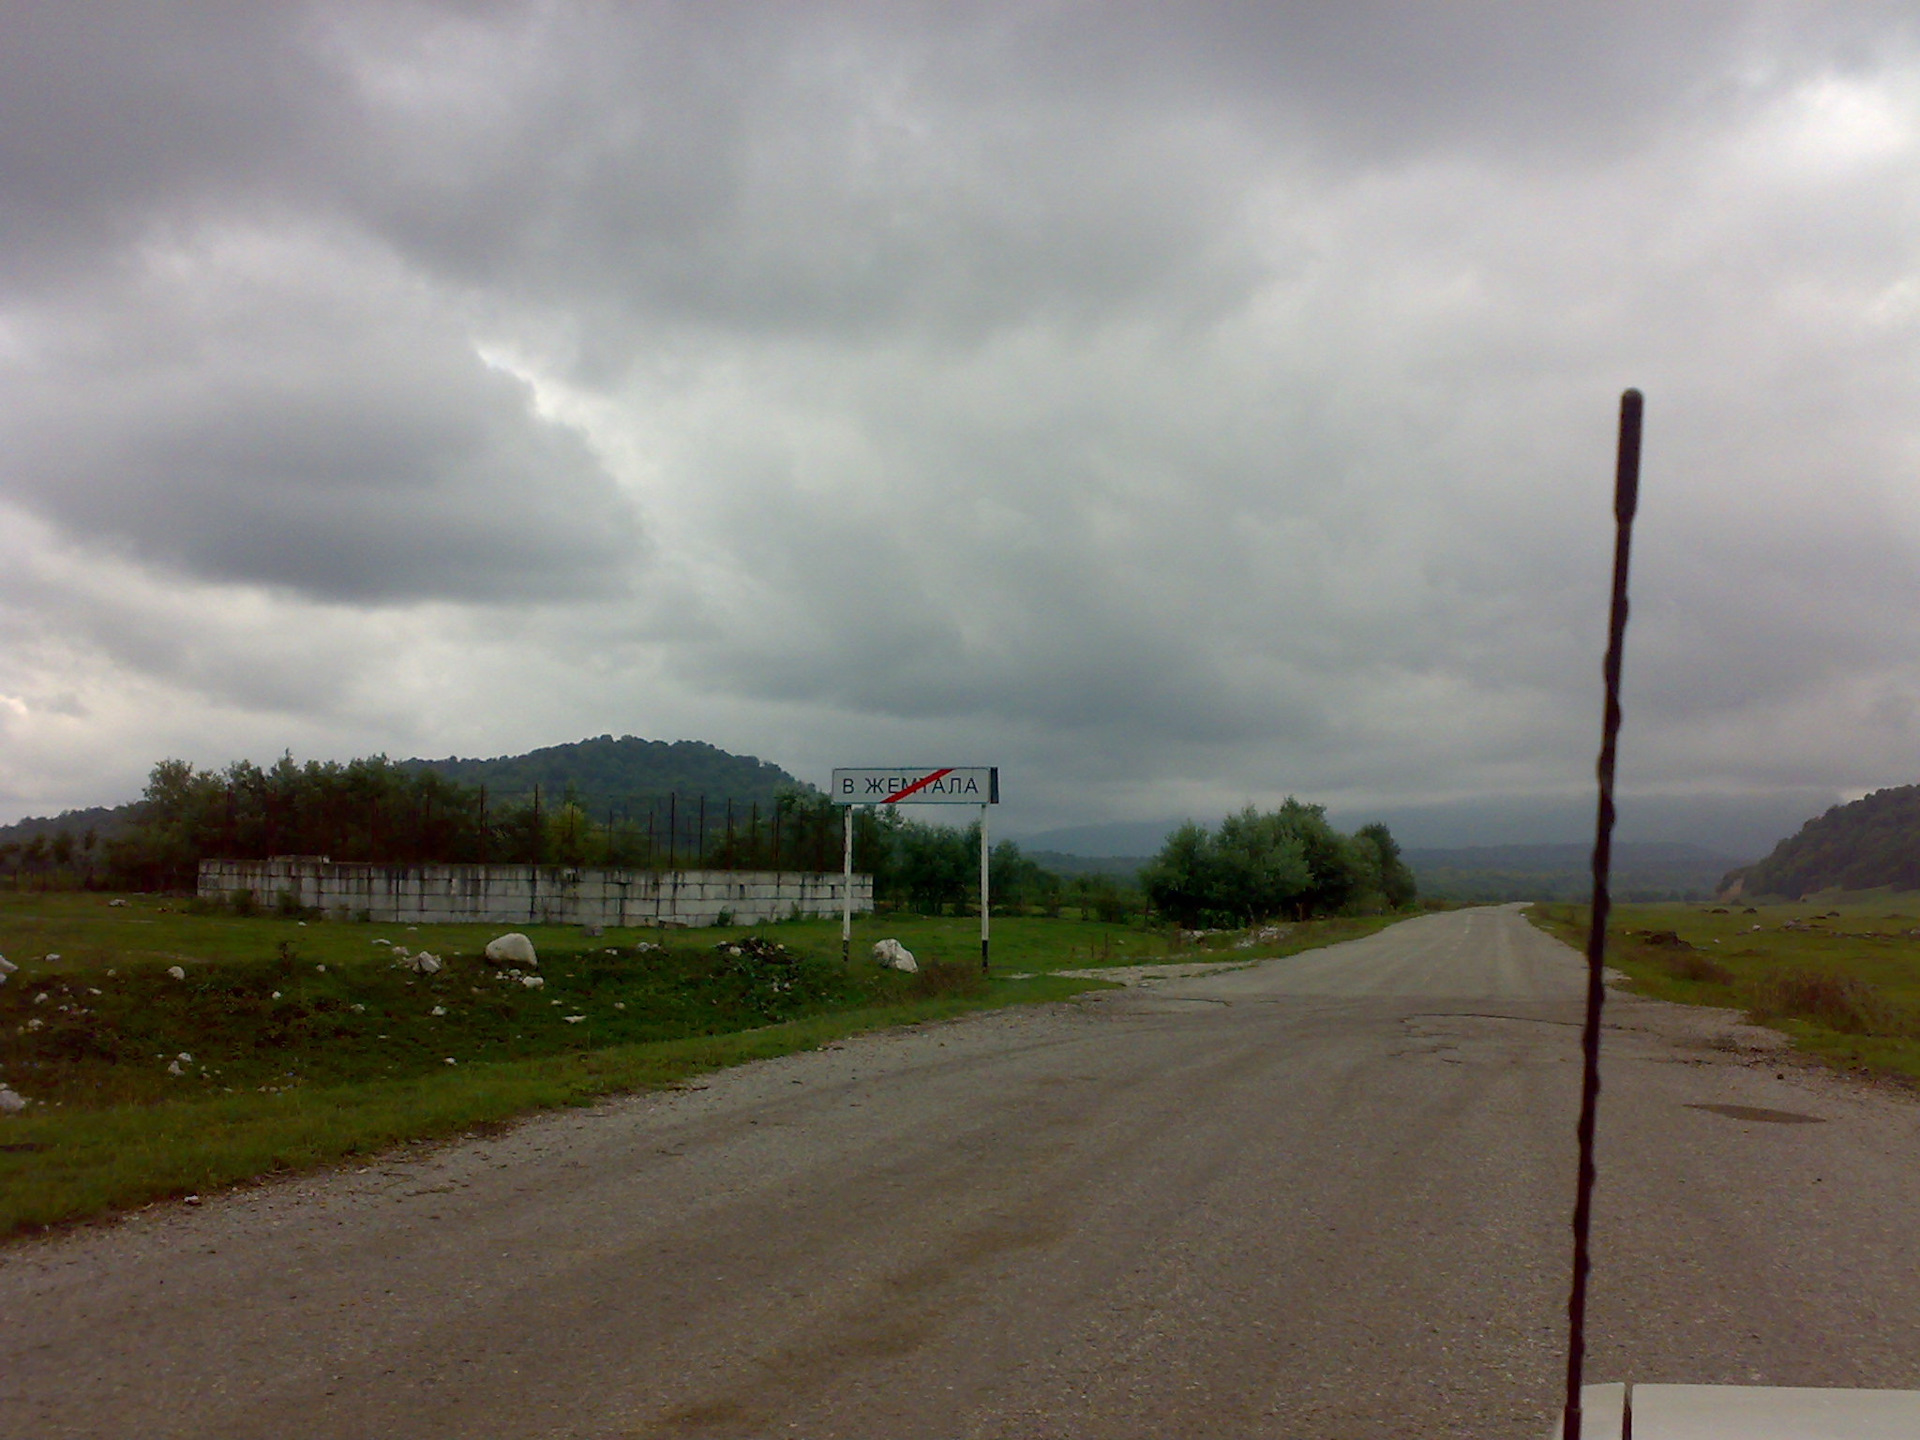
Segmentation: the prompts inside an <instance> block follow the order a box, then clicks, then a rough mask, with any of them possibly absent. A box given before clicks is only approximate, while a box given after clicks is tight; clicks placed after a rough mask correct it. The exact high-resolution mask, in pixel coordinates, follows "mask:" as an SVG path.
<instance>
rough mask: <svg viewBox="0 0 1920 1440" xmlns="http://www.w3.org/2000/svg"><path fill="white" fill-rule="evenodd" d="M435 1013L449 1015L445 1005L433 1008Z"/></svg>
mask: <svg viewBox="0 0 1920 1440" xmlns="http://www.w3.org/2000/svg"><path fill="white" fill-rule="evenodd" d="M433 1013H434V1014H435V1015H444V1014H446V1013H447V1007H446V1006H444V1005H436V1006H434V1007H433Z"/></svg>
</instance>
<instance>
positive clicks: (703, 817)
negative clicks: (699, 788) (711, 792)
mask: <svg viewBox="0 0 1920 1440" xmlns="http://www.w3.org/2000/svg"><path fill="white" fill-rule="evenodd" d="M693 853H694V857H695V858H694V862H693V863H694V864H695V865H705V864H706V863H707V797H706V796H705V795H702V796H701V797H700V838H699V839H698V840H696V841H695V842H694V846H693Z"/></svg>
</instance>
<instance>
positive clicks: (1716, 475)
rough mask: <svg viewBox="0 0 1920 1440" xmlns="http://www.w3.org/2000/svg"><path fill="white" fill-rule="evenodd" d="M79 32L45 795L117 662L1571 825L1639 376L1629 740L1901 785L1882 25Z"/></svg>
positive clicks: (556, 20)
mask: <svg viewBox="0 0 1920 1440" xmlns="http://www.w3.org/2000/svg"><path fill="white" fill-rule="evenodd" d="M109 18H110V17H109V16H108V12H106V11H94V10H89V9H86V8H84V7H71V8H70V7H58V8H53V7H49V8H47V9H46V10H44V11H42V12H39V13H37V14H35V15H34V16H33V17H32V18H31V24H30V25H28V26H26V27H24V28H23V29H22V30H21V31H20V33H19V36H18V43H17V44H16V45H13V46H10V47H9V50H8V53H7V55H6V56H4V57H0V185H4V186H5V187H6V193H8V194H9V195H10V196H18V197H19V203H18V204H16V205H13V206H11V207H9V208H8V210H7V211H6V213H5V215H4V216H0V503H6V504H10V505H12V506H13V507H15V508H16V510H17V511H19V512H21V513H25V514H30V515H32V516H34V517H37V521H36V523H38V524H42V525H44V526H46V527H48V529H47V534H48V536H49V537H50V538H49V539H48V541H47V544H48V546H50V547H59V548H60V553H61V555H63V556H82V555H84V556H92V557H94V558H93V560H92V562H91V563H92V564H93V565H94V567H95V570H96V572H97V573H96V574H94V575H93V576H92V578H90V579H89V578H84V577H83V576H82V575H81V574H80V572H79V571H78V570H76V569H75V568H74V567H73V565H72V564H69V563H68V561H67V560H64V559H63V560H61V561H60V562H59V563H58V564H56V563H54V562H53V561H52V560H49V561H47V563H46V564H44V565H41V566H39V568H37V569H36V568H33V567H32V566H28V567H27V568H23V569H19V570H17V571H16V572H15V573H14V574H13V575H12V576H11V577H0V621H4V622H6V623H8V624H9V625H10V626H12V627H14V628H12V629H10V630H9V631H8V633H10V634H11V633H18V634H23V635H24V634H31V635H32V636H33V637H34V641H33V644H32V645H31V646H28V647H27V648H26V649H25V650H23V651H21V652H20V653H18V654H16V655H14V656H13V657H12V658H11V659H10V660H9V661H8V662H7V663H6V664H5V665H0V723H4V724H5V725H6V726H8V727H9V728H8V738H9V743H10V744H12V745H14V746H15V747H17V748H19V750H20V753H23V754H38V755H44V756H45V757H46V763H45V764H44V766H43V768H44V769H45V770H46V771H47V773H49V774H53V773H58V774H62V775H75V774H84V773H86V766H85V765H84V764H81V763H78V762H71V763H70V761H69V759H68V757H70V756H72V755H74V754H78V753H82V752H85V751H86V750H87V749H88V747H93V749H94V750H96V751H98V752H101V753H104V752H105V751H107V750H109V749H112V750H116V751H118V750H124V749H127V748H128V747H133V748H134V749H136V750H138V749H140V748H141V747H148V748H151V747H152V746H154V745H155V744H157V743H158V742H159V740H160V739H162V738H164V737H163V736H162V735H161V734H160V732H158V731H157V730H156V729H155V727H154V726H153V725H151V724H144V725H143V723H142V722H141V721H140V720H139V719H138V718H137V715H136V713H135V712H137V711H138V709H139V707H137V706H131V705H129V704H127V703H125V699H124V697H125V695H127V694H130V693H132V692H133V691H134V690H136V689H138V688H140V687H143V686H145V687H159V688H160V689H162V690H164V691H165V693H166V694H168V695H169V696H170V697H171V698H170V699H169V701H168V703H169V705H172V706H174V707H176V709H177V710H178V712H179V713H182V714H189V713H198V714H200V715H201V716H202V718H203V723H202V724H201V726H200V729H201V731H202V733H205V734H207V735H210V736H217V737H219V739H220V743H223V744H228V745H236V746H254V747H255V748H258V749H260V750H263V751H264V752H265V753H267V754H272V753H277V752H278V750H279V749H280V748H282V745H283V744H284V743H286V740H285V737H287V736H288V735H290V734H298V735H301V736H305V737H307V738H308V739H310V740H311V741H312V742H313V743H314V744H315V745H329V744H331V745H333V746H334V747H336V748H340V747H365V748H386V749H392V750H400V749H404V748H407V746H408V745H409V744H411V743H414V742H416V741H417V745H418V748H420V749H422V750H426V751H433V752H438V753H444V752H445V751H446V750H448V749H453V748H461V747H462V746H465V748H469V749H475V750H486V751H487V752H488V753H498V752H500V751H503V750H506V749H510V748H512V747H513V746H514V745H516V744H533V743H542V742H551V741H554V740H560V739H567V738H573V737H574V736H575V735H576V734H586V733H599V732H600V731H603V730H609V729H611V730H619V731H624V730H630V729H631V730H641V731H650V732H657V733H661V734H698V735H700V736H702V737H703V738H711V739H714V740H716V741H719V742H720V743H730V744H733V745H736V746H738V747H739V748H743V749H748V750H754V751H756V752H758V753H762V754H765V755H768V756H769V757H770V758H775V759H778V760H781V761H783V763H788V764H791V765H793V766H796V767H798V768H800V769H802V770H804V771H807V772H808V773H813V774H818V773H821V772H822V771H824V769H825V768H826V767H827V766H829V765H831V764H833V763H843V762H845V761H846V760H848V759H849V758H858V755H859V754H867V753H872V754H881V755H882V756H883V758H886V759H889V760H891V759H903V758H912V756H913V755H915V754H919V755H929V754H934V753H935V752H938V755H939V756H946V755H949V754H962V753H964V755H965V756H967V757H969V758H973V759H987V760H995V759H997V760H999V761H1000V762H1001V763H1003V764H1004V765H1006V766H1007V767H1008V771H1009V776H1010V780H1011V781H1012V782H1013V783H1012V785H1011V787H1010V792H1011V793H1017V794H1018V795H1019V797H1020V802H1019V803H1020V804H1021V805H1022V806H1024V807H1026V810H1027V812H1028V813H1029V814H1030V815H1031V816H1032V817H1033V818H1035V819H1048V820H1052V819H1057V820H1061V821H1065V820H1073V819H1095V818H1103V817H1105V816H1108V815H1124V814H1133V815H1141V816H1149V817H1157V816H1160V815H1164V814H1170V813H1199V814H1205V813H1208V811H1209V810H1217V809H1219V808H1223V807H1225V806H1229V805H1235V804H1238V803H1241V802H1242V801H1244V800H1248V799H1253V800H1265V799H1270V798H1274V797H1277V796H1278V795H1280V794H1285V793H1298V794H1303V795H1308V796H1311V797H1313V798H1320V799H1327V800H1330V801H1333V802H1335V803H1336V804H1337V805H1339V806H1340V807H1341V808H1342V813H1346V812H1347V811H1349V810H1351V811H1353V812H1354V813H1359V812H1360V811H1363V810H1366V809H1368V808H1369V807H1372V808H1373V809H1376V810H1382V811H1383V813H1384V811H1385V810H1391V811H1392V812H1393V813H1396V814H1406V815H1409V816H1417V815H1452V816H1455V817H1456V818H1457V817H1458V816H1459V815H1462V814H1465V813H1466V812H1465V811H1463V810H1461V809H1460V807H1462V806H1465V807H1468V808H1469V809H1470V808H1471V807H1472V806H1473V805H1475V804H1482V806H1483V809H1484V810H1485V813H1486V814H1488V815H1496V814H1500V815H1506V816H1508V817H1509V821H1510V828H1512V827H1513V826H1520V824H1521V821H1520V820H1518V819H1513V818H1512V817H1516V816H1519V817H1524V816H1528V815H1532V816H1535V817H1536V818H1537V817H1538V816H1540V815H1546V814H1553V815H1560V814H1562V813H1563V809H1564V813H1575V812H1576V811H1577V810H1578V808H1579V807H1578V805H1577V804H1574V803H1573V802H1572V801H1571V800H1569V798H1568V797H1577V796H1578V795H1579V794H1581V793H1584V787H1585V786H1586V784H1587V783H1588V781H1587V776H1588V775H1589V773H1590V768H1591V761H1592V755H1591V751H1592V747H1593V743H1594V738H1595V737H1594V735H1593V730H1594V726H1595V723H1596V721H1595V716H1596V715H1597V711H1598V693H1597V653H1598V648H1599V641H1600V638H1601V636H1600V626H1601V607H1602V604H1603V597H1604V584H1605V564H1606V555H1607V540H1608V537H1607V533H1606V506H1607V496H1606V493H1605V490H1606V480H1607V477H1608V474H1609V468H1610V454H1609V447H1610V444H1611V425H1612V418H1613V403H1614V398H1615V396H1617V394H1618V392H1619V390H1620V389H1621V388H1622V387H1623V386H1624V385H1626V384H1630V383H1632V384H1639V385H1641V386H1643V387H1644V388H1645V389H1646V390H1647V391H1648V394H1649V399H1650V406H1649V439H1648V452H1647V454H1648V471H1647V491H1646V494H1647V499H1646V508H1645V518H1644V521H1643V525H1642V535H1641V548H1640V570H1639V573H1638V577H1637V589H1636V612H1635V621H1634V629H1633V631H1632V647H1633V648H1632V650H1631V651H1630V659H1629V686H1630V693H1629V703H1630V707H1631V708H1630V712H1629V713H1630V717H1631V723H1632V726H1633V729H1632V730H1631V732H1630V736H1629V743H1628V747H1627V750H1626V754H1625V764H1626V766H1627V770H1628V774H1627V776H1626V778H1627V780H1628V782H1629V784H1631V785H1632V786H1634V787H1636V792H1637V793H1643V794H1648V795H1658V794H1668V795H1676V796H1687V795H1692V796H1696V797H1697V796H1706V795H1713V796H1721V797H1727V796H1731V797H1734V798H1733V799H1730V800H1727V801H1726V806H1728V807H1731V808H1729V809H1728V810H1727V813H1728V814H1730V815H1731V814H1734V813H1735V812H1736V811H1738V810H1739V805H1740V803H1741V802H1740V801H1739V797H1740V796H1741V795H1743V794H1748V793H1752V794H1757V795H1772V794H1776V793H1778V792H1780V791H1782V790H1783V789H1784V790H1787V791H1789V792H1790V793H1791V794H1792V795H1793V796H1798V797H1801V798H1802V799H1804V797H1805V795H1807V794H1816V793H1817V794H1826V793H1830V791H1832V790H1847V789H1855V788H1860V787H1862V786H1866V785H1871V784H1873V783H1894V782H1897V781H1901V780H1906V779H1911V778H1912V776H1911V773H1910V771H1911V760H1910V758H1909V757H1910V756H1911V754H1912V753H1913V738H1914V736H1913V727H1914V724H1915V722H1916V717H1920V665H1916V663H1915V661H1914V658H1913V657H1914V655H1915V654H1916V644H1915V642H1916V640H1920V635H1916V634H1915V628H1916V627H1915V625H1914V624H1913V623H1911V622H1910V621H1909V620H1908V619H1907V618H1906V617H1908V616H1909V615H1912V614H1913V613H1915V611H1914V607H1913V606H1911V605H1909V604H1908V603H1906V602H1907V599H1908V592H1909V591H1910V590H1911V588H1912V583H1911V581H1910V580H1909V579H1908V577H1909V576H1910V575H1911V574H1912V573H1914V568H1915V567H1914V563H1913V562H1914V559H1915V554H1914V552H1915V549H1916V544H1917V543H1920V512H1917V511H1916V507H1915V506H1914V505H1913V504H1912V502H1911V501H1910V500H1909V499H1908V495H1907V492H1908V490H1909V488H1910V486H1909V485H1908V477H1909V475H1910V472H1911V465H1912V457H1913V455H1914V453H1915V450H1916V441H1915V431H1914V428H1913V426H1912V425H1911V423H1909V422H1907V421H1906V420H1904V419H1903V418H1902V417H1905V416H1909V415H1912V414H1916V413H1920V406H1917V405H1916V402H1917V401H1920V395H1916V394H1915V390H1916V381H1915V380H1914V378H1913V372H1912V365H1911V355H1912V350H1913V345H1914V342H1915V340H1916V338H1917V336H1916V331H1917V330H1920V272H1917V271H1916V270H1915V267H1914V263H1913V260H1912V255H1911V246H1910V244H1909V237H1908V233H1907V229H1908V227H1907V223H1906V218H1905V217H1906V216H1908V215H1909V214H1910V213H1911V207H1912V205H1913V204H1914V203H1915V202H1916V200H1920V195H1917V194H1916V189H1917V188H1920V186H1917V184H1916V181H1915V180H1914V178H1913V177H1914V175H1915V174H1916V173H1920V168H1917V167H1916V165H1915V161H1916V159H1920V41H1917V40H1916V33H1915V29H1914V25H1913V22H1912V21H1911V20H1910V19H1909V18H1908V17H1907V16H1906V15H1905V13H1904V11H1903V10H1902V8H1900V7H1895V6H1887V5H1878V4H1858V5H1822V6H1812V5H1791V4H1786V5H1774V4H1768V5H1759V4H1733V3H1727V4H1704V5H1690V6H1681V7H1674V6H1653V5H1650V4H1648V5H1642V4H1638V3H1635V4H1599V3H1594V4H1580V5H1556V6H1545V7H1543V6H1537V5H1520V4H1515V5H1500V6H1485V7H1472V8H1461V7H1451V8H1449V7H1439V8H1436V7H1432V6H1417V5H1401V4H1390V3H1385V0H1380V3H1365V4H1355V5H1341V6H1324V5H1299V6H1274V5H1224V4H1223V5H1215V6H1204V7H1195V6H1183V7H1178V8H1169V7H1165V6H1155V5H1106V4H1103V5H1099V6H1089V5H1086V4H1077V3H1075V4H1069V3H1061V4H1053V5H1021V6H1007V7H969V8H964V9H955V8H953V7H945V6H913V5H885V6H869V5H854V4H841V5H826V4H822V5H793V6H785V5H783V6H777V7H770V6H763V5H739V6H729V5H711V6H708V5H703V6H699V7H682V6H669V5H641V6H597V5H585V4H582V5H555V6H518V5H508V4H500V5H480V6H466V5H462V6H437V5H425V4H422V5H411V6H385V5H378V6H376V5H351V4H325V3H316V4H311V5H306V6H300V7H294V6H287V7H258V6H249V7H236V8H234V9H231V10H223V9H218V8H211V7H197V8H180V9H176V10H171V11H167V12H155V14H154V15H143V16H140V17H133V18H132V19H130V20H129V21H128V23H126V24H124V25H115V24H111V23H108V21H109ZM8 82H17V83H8ZM28 558H29V559H31V558H32V557H28ZM20 627H24V628H20ZM303 650H304V651H309V652H310V653H311V656H312V661H313V663H312V664H311V666H310V667H308V668H309V671H310V676H309V679H308V680H307V681H306V682H304V683H303V682H302V680H301V678H300V673H299V672H300V667H299V665H298V663H297V659H298V657H299V656H300V655H301V654H302V652H303ZM267 653H276V654H280V655H290V656H293V657H295V661H294V662H293V663H290V664H288V665H287V666H285V667H284V668H279V667H276V666H275V665H271V664H260V663H258V657H260V656H261V655H263V654H267ZM248 674H254V675H256V676H257V680H256V682H255V683H253V684H251V685H249V684H248V683H245V682H244V681H243V680H242V679H241V678H239V677H244V676H246V675H248ZM312 676H320V677H324V679H323V680H314V679H312V678H311V677H312ZM116 677H118V678H116ZM504 695H513V696H516V697H519V698H518V699H517V700H516V702H515V703H513V704H511V705H503V704H501V703H499V698H500V697H501V696H504ZM7 697H12V698H13V700H14V701H15V702H16V704H15V705H14V706H12V707H7V706H6V705H5V701H6V699H7ZM62 697H65V698H64V699H63V698H62ZM63 706H64V709H63V708H62V707H63ZM9 716H11V717H12V718H8V717H9ZM476 716H486V717H488V718H487V719H486V720H485V721H480V720H476V719H475V718H474V717H476ZM89 717H91V718H89ZM476 725H478V726H480V730H479V731H476V730H475V727H476ZM206 758H208V759H212V760H220V759H224V758H227V757H226V756H223V755H215V756H208V757H206ZM14 783H15V782H12V781H5V782H4V784H0V788H4V785H5V784H14ZM20 783H25V782H20ZM62 784H63V786H65V789H64V790H63V792H62V793H70V792H74V791H75V787H74V785H73V783H72V782H71V781H63V782H62ZM1796 787H1798V788H1796ZM82 788H84V787H82ZM19 793H20V795H21V797H22V798H20V799H19V800H18V801H17V803H18V804H20V805H26V804H29V803H31V802H29V801H28V800H27V799H25V798H24V794H25V792H24V791H22V792H19ZM1528 797H1533V798H1532V799H1529V798H1528ZM75 798H76V799H81V798H87V799H91V798H111V797H102V796H98V795H79V794H77V793H75ZM1676 803H1677V804H1679V803H1681V802H1676ZM1700 803H1701V804H1705V803H1706V802H1704V801H1701V802H1700ZM1715 803H1720V802H1718V801H1716V802H1715ZM1756 803H1759V802H1756ZM1768 803H1771V802H1768ZM1791 803H1799V802H1798V801H1797V800H1796V801H1792V802H1791ZM1529 805H1531V806H1533V808H1532V809H1529V808H1528V807H1529ZM1567 806H1571V808H1570V809H1565V807H1567ZM1423 807H1424V808H1423ZM1436 807H1438V808H1436ZM1450 807H1451V808H1450ZM1542 807H1544V808H1542ZM1709 808H1711V807H1709ZM1762 808H1763V809H1764V806H1762ZM1684 809H1685V806H1684V804H1681V809H1680V810H1675V811H1672V812H1671V813H1668V812H1659V813H1661V814H1662V815H1663V816H1665V817H1666V818H1663V819H1661V820H1660V821H1659V822H1658V823H1659V824H1662V825H1666V826H1668V828H1670V829H1671V828H1673V826H1676V825H1680V824H1681V823H1682V822H1681V821H1680V820H1679V819H1675V818H1673V817H1674V816H1677V815H1680V814H1681V813H1682V812H1683V811H1684ZM1655 810H1657V807H1655ZM1648 813H1650V814H1652V813H1655V811H1654V810H1650V811H1649V812H1648ZM1742 813H1744V812H1742ZM1755 813H1758V812H1755ZM1768 813H1771V812H1768ZM1459 823H1460V824H1462V825H1464V824H1466V823H1467V822H1466V821H1464V820H1462V821H1459ZM1503 823H1507V822H1503ZM1527 823H1529V824H1530V823H1533V822H1532V821H1528V822H1527ZM1555 823H1558V822H1557V821H1556V822H1555ZM1729 823H1732V822H1729Z"/></svg>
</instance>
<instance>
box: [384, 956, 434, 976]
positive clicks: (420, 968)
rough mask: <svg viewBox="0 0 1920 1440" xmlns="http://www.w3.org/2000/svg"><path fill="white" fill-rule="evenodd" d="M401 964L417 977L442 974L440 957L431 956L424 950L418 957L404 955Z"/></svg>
mask: <svg viewBox="0 0 1920 1440" xmlns="http://www.w3.org/2000/svg"><path fill="white" fill-rule="evenodd" d="M395 953H396V954H400V953H401V952H398V951H396V952H395ZM400 963H401V964H402V965H404V966H406V967H407V969H409V970H411V971H413V973H414V974H416V975H438V974H439V973H440V957H439V956H438V955H429V954H428V953H427V952H426V951H424V950H422V951H421V952H420V953H419V954H418V955H414V956H410V957H409V956H406V955H402V956H401V960H400Z"/></svg>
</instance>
